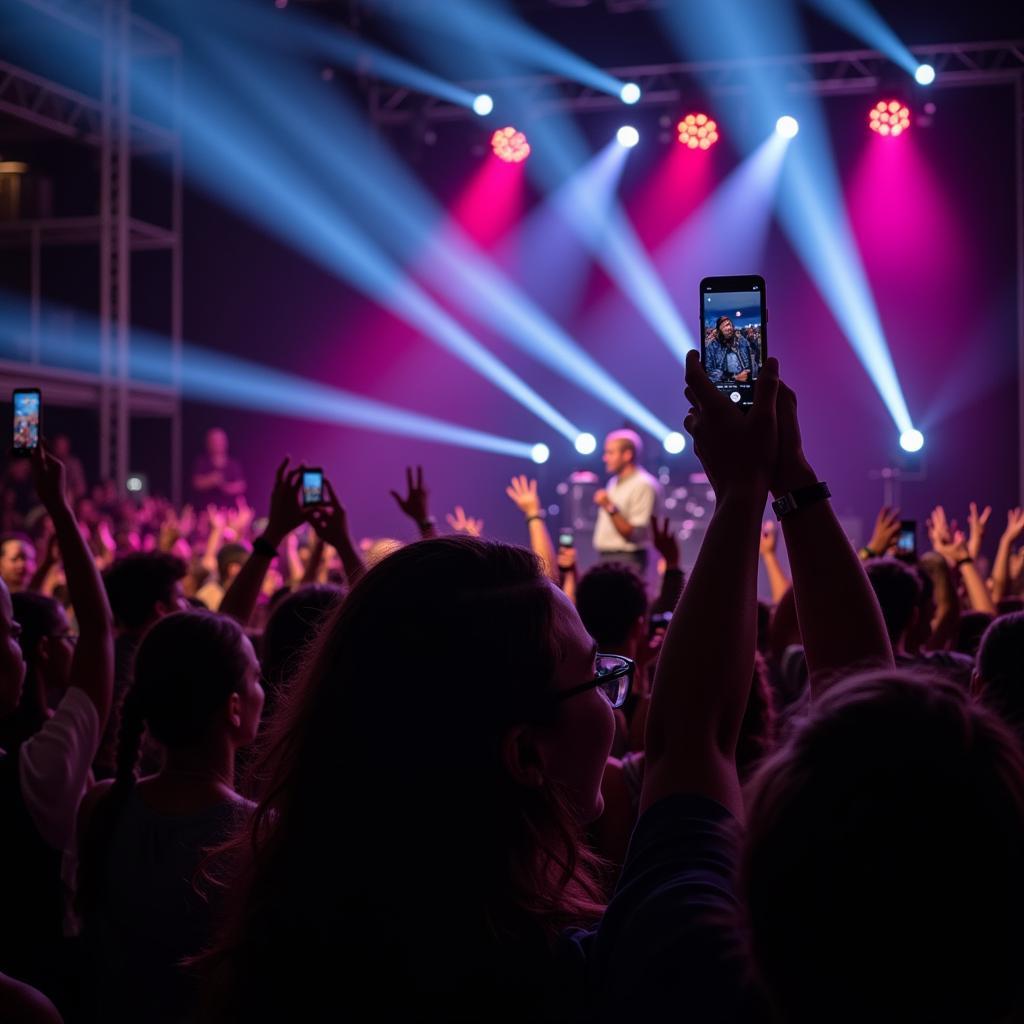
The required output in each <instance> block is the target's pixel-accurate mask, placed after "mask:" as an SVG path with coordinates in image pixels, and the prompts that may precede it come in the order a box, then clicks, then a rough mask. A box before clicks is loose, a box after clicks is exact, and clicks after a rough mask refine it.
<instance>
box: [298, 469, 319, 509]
mask: <svg viewBox="0 0 1024 1024" xmlns="http://www.w3.org/2000/svg"><path fill="white" fill-rule="evenodd" d="M323 503H324V471H323V470H322V469H304V470H303V471H302V504H303V505H304V506H308V505H322V504H323Z"/></svg>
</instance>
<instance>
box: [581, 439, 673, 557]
mask: <svg viewBox="0 0 1024 1024" xmlns="http://www.w3.org/2000/svg"><path fill="white" fill-rule="evenodd" d="M642 453H643V442H642V441H641V440H640V437H639V435H638V434H636V433H635V432H634V431H632V430H616V431H614V432H613V433H611V434H609V435H608V436H607V437H606V438H605V441H604V466H605V469H606V470H607V471H608V473H610V474H611V479H610V480H609V481H608V487H607V489H606V490H600V491H598V492H597V493H596V494H595V495H594V503H595V504H596V505H599V506H600V510H599V511H598V513H597V525H596V526H595V527H594V548H595V550H596V551H597V553H598V554H599V555H600V557H601V559H602V561H609V562H610V561H615V562H627V563H630V564H632V565H635V566H636V568H637V569H638V570H639V572H640V573H641V574H643V573H644V572H645V571H646V569H647V549H648V544H649V541H650V521H651V516H652V515H654V511H655V508H656V507H657V504H658V497H659V495H660V493H661V487H660V486H659V484H658V481H657V480H655V479H654V477H653V476H651V474H650V473H648V472H647V470H645V469H644V468H643V467H642V466H641V465H640V464H639V459H640V456H641V454H642Z"/></svg>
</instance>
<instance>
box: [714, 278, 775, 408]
mask: <svg viewBox="0 0 1024 1024" xmlns="http://www.w3.org/2000/svg"><path fill="white" fill-rule="evenodd" d="M767 356H768V302H767V295H766V291H765V283H764V278H763V277H758V276H757V275H755V274H751V275H749V276H746V277H742V276H737V277H705V278H704V279H703V280H702V281H701V283H700V361H701V363H703V365H704V370H705V372H706V373H707V375H708V377H709V378H710V380H711V383H712V384H714V385H715V387H716V388H718V390H719V391H721V392H723V393H724V394H725V395H727V396H728V398H729V399H730V401H732V402H735V403H736V404H737V405H739V406H740V407H741V408H744V409H747V408H749V407H750V406H751V405H752V404H753V401H754V382H755V381H756V380H757V375H758V374H759V373H760V372H761V367H762V366H764V361H765V359H766V358H767Z"/></svg>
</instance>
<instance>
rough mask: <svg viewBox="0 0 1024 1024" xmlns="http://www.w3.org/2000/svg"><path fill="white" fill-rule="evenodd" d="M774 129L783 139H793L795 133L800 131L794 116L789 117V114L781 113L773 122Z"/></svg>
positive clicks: (798, 123)
mask: <svg viewBox="0 0 1024 1024" xmlns="http://www.w3.org/2000/svg"><path fill="white" fill-rule="evenodd" d="M775 130H776V131H777V132H778V133H779V134H780V135H781V136H782V137H783V138H784V139H793V138H796V133H797V132H798V131H800V122H799V121H797V119H796V118H795V117H790V116H789V114H783V116H782V117H780V118H779V119H778V121H776V122H775Z"/></svg>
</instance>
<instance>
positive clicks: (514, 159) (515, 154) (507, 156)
mask: <svg viewBox="0 0 1024 1024" xmlns="http://www.w3.org/2000/svg"><path fill="white" fill-rule="evenodd" d="M491 149H493V150H494V155H495V156H496V157H497V158H498V159H499V160H504V161H505V163H507V164H521V163H522V162H523V161H524V160H525V159H526V158H527V157H528V156H529V155H530V144H529V142H527V141H526V136H525V135H524V134H523V133H522V132H521V131H517V130H516V129H515V128H513V127H512V126H511V125H508V126H507V127H506V128H499V129H498V130H497V131H496V132H495V133H494V134H493V135H492V136H491Z"/></svg>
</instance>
